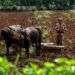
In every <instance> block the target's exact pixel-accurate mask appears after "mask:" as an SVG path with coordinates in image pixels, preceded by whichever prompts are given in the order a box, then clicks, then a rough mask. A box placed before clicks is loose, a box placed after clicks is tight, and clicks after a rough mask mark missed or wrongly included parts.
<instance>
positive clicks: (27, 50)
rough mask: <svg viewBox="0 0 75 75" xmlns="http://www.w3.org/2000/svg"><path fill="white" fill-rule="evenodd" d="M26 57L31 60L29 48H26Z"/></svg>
mask: <svg viewBox="0 0 75 75" xmlns="http://www.w3.org/2000/svg"><path fill="white" fill-rule="evenodd" d="M25 52H26V57H27V58H29V48H26V51H25Z"/></svg>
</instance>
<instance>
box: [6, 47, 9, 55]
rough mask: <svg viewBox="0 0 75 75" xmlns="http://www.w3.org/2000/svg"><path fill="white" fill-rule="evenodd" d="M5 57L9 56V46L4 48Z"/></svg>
mask: <svg viewBox="0 0 75 75" xmlns="http://www.w3.org/2000/svg"><path fill="white" fill-rule="evenodd" d="M6 55H7V56H9V46H6Z"/></svg>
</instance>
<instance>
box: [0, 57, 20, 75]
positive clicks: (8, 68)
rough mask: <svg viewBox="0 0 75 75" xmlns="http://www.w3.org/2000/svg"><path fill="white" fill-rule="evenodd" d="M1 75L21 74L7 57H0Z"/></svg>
mask: <svg viewBox="0 0 75 75" xmlns="http://www.w3.org/2000/svg"><path fill="white" fill-rule="evenodd" d="M0 75H21V73H20V72H19V71H18V69H17V68H16V66H15V65H14V64H13V65H12V64H11V63H10V62H8V61H7V59H6V58H5V57H3V58H2V57H0Z"/></svg>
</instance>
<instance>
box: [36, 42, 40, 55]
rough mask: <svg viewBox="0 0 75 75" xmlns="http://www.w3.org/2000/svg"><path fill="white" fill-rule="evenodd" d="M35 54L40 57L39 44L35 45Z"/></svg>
mask: <svg viewBox="0 0 75 75" xmlns="http://www.w3.org/2000/svg"><path fill="white" fill-rule="evenodd" d="M36 54H37V55H40V45H39V43H36Z"/></svg>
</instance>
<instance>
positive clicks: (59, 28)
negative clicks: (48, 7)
mask: <svg viewBox="0 0 75 75" xmlns="http://www.w3.org/2000/svg"><path fill="white" fill-rule="evenodd" d="M62 20H63V19H62V18H58V19H57V23H56V27H55V30H56V32H57V37H56V44H57V45H62V44H63V34H64V30H65V28H66V27H65V26H66V25H65V24H64V23H63V22H62Z"/></svg>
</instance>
